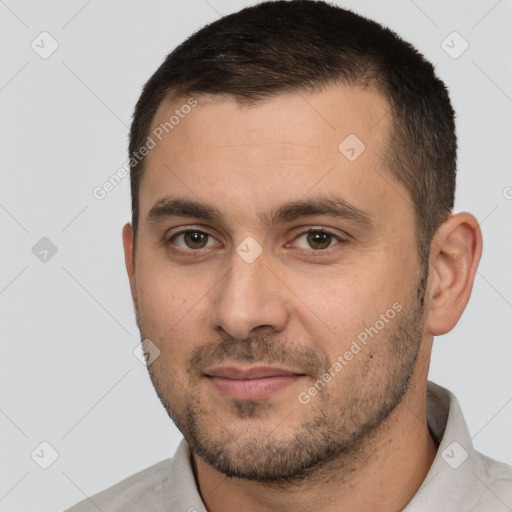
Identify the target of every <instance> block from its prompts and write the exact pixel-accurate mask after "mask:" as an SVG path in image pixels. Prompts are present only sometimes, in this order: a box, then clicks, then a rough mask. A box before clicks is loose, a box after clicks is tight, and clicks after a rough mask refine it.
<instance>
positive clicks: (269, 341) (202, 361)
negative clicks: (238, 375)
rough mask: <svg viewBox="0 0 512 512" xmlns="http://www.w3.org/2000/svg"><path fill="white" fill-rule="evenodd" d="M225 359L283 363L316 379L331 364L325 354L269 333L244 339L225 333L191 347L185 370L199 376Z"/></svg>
mask: <svg viewBox="0 0 512 512" xmlns="http://www.w3.org/2000/svg"><path fill="white" fill-rule="evenodd" d="M228 361H229V362H238V363H266V364H269V365H279V366H285V367H289V368H294V369H297V370H300V371H301V372H302V373H305V374H307V375H311V376H312V377H316V378H319V377H320V376H321V375H323V374H324V373H325V372H326V371H327V370H328V368H329V367H330V363H329V360H328V357H327V355H326V354H325V353H323V352H321V351H320V350H319V349H317V348H314V347H302V346H294V345H292V344H290V343H287V342H284V341H283V340H278V339H276V338H274V337H271V336H258V337H252V338H249V339H245V340H240V339H237V338H233V337H231V336H225V337H222V338H221V339H220V340H218V341H217V342H215V343H209V344H206V345H202V346H200V347H196V348H195V349H193V350H192V353H191V355H190V357H189V360H188V363H187V373H188V374H189V376H190V377H192V378H198V377H200V376H201V375H202V374H203V372H204V370H205V369H206V368H207V367H209V366H211V365H214V364H222V363H225V362H228Z"/></svg>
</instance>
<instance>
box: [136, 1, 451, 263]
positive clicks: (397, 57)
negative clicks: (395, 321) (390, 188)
mask: <svg viewBox="0 0 512 512" xmlns="http://www.w3.org/2000/svg"><path fill="white" fill-rule="evenodd" d="M331 83H340V84H343V83H346V84H350V85H361V86H364V87H366V86H372V87H374V88H376V89H377V90H378V91H379V92H380V93H381V94H383V95H384V97H385V98H386V99H387V100H388V102H389V105H390V109H391V114H392V119H393V123H392V133H391V134H390V139H389V144H388V150H387V162H386V163H387V164H388V166H389V171H390V172H391V173H392V174H393V175H394V176H395V177H396V178H397V179H398V180H399V181H400V182H402V183H403V184H404V185H405V187H406V188H407V190H408V191H409V193H410V195H411V197H412V200H413V203H414V209H415V216H416V225H417V230H416V231H417V239H418V250H419V255H420V260H421V261H422V262H423V263H426V262H428V254H429V249H430V242H431V240H432V236H433V235H434V233H435V231H436V230H437V228H438V227H439V225H440V224H441V223H442V222H443V221H444V220H445V219H446V217H447V216H448V215H449V213H450V211H451V210H452V208H453V203H454V195H455V175H456V153H457V141H456V135H455V123H454V112H453V109H452V106H451V103H450V99H449V96H448V92H447V89H446V87H445V85H444V83H443V82H442V81H441V80H440V79H439V78H437V76H436V75H435V72H434V68H433V66H432V64H430V63H429V62H428V61H426V60H425V58H424V57H423V56H422V55H421V54H420V53H419V52H418V51H417V50H416V49H415V48H414V47H413V46H411V45H410V44H409V43H407V42H405V41H403V40H402V39H401V38H400V37H399V36H398V35H397V34H395V33H394V32H392V31H391V30H389V29H387V28H385V27H383V26H381V25H380V24H378V23H376V22H374V21H371V20H369V19H367V18H364V17H362V16H360V15H358V14H355V13H353V12H351V11H349V10H346V9H342V8H340V7H336V6H333V5H330V4H328V3H326V2H322V1H318V2H317V1H312V0H293V1H271V2H264V3H261V4H258V5H256V6H253V7H248V8H246V9H243V10H241V11H239V12H236V13H234V14H230V15H228V16H225V17H223V18H221V19H219V20H218V21H215V22H214V23H211V24H209V25H207V26H205V27H204V28H202V29H201V30H199V31H198V32H196V33H195V34H193V35H192V36H191V37H189V38H188V39H187V40H186V41H184V42H183V43H182V44H180V45H179V46H178V47H177V48H176V49H175V50H174V51H173V52H172V53H170V54H169V55H168V57H167V58H166V59H165V61H164V62H163V64H162V65H161V66H160V67H159V68H158V70H157V71H156V72H155V73H154V74H153V76H152V77H151V78H150V79H149V81H148V82H147V83H146V85H145V86H144V89H143V92H142V94H141V96H140V98H139V100H138V102H137V105H136V107H135V112H134V115H133V122H132V126H131V132H130V145H129V151H130V154H133V153H134V152H137V150H138V149H139V148H140V147H142V146H144V144H145V142H146V140H147V137H148V135H149V130H150V129H151V123H152V121H153V118H154V116H155V113H156V111H157V109H158V107H159V105H160V103H161V102H162V100H163V99H164V98H165V97H166V96H168V95H169V94H173V95H176V96H187V95H198V94H201V93H206V94H218V95H227V96H229V97H232V98H234V99H236V100H237V101H238V102H240V103H242V104H254V103H256V102H258V100H263V99H267V98H271V97H275V96H278V95H280V94H283V93H287V92H294V91H301V90H317V89H320V88H321V87H323V86H325V85H328V84H331ZM144 162H145V161H144V159H141V160H140V161H135V162H134V165H133V166H132V167H131V173H130V179H131V192H132V224H133V228H134V235H135V237H136V235H137V225H138V217H139V200H138V193H139V186H140V182H141V178H142V176H143V174H144Z"/></svg>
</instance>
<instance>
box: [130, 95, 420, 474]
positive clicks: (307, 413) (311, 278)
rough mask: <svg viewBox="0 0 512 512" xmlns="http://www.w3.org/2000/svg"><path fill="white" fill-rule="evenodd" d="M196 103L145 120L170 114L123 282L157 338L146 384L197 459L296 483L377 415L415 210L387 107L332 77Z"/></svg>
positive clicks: (413, 264)
mask: <svg viewBox="0 0 512 512" xmlns="http://www.w3.org/2000/svg"><path fill="white" fill-rule="evenodd" d="M197 101H198V104H197V106H195V107H194V108H192V109H181V106H182V105H184V104H186V103H187V100H186V99H185V100H183V101H181V102H180V101H178V100H174V101H171V100H168V101H165V102H164V103H163V104H162V105H161V106H160V108H159V110H158V112H157V115H156V117H155V120H154V123H153V128H152V129H154V128H156V127H158V126H159V125H160V124H161V123H165V122H167V121H169V119H170V117H171V116H172V115H173V114H174V113H175V110H176V109H181V110H180V112H181V113H182V116H180V119H179V122H178V123H177V124H175V125H174V126H173V128H172V130H169V134H167V135H166V136H164V137H163V138H162V141H158V140H157V139H155V140H156V142H157V145H156V147H155V148H154V149H153V150H152V151H151V152H150V154H149V155H148V157H147V161H146V163H147V171H146V173H145V175H144V178H143V180H142V183H141V187H140V191H139V197H140V220H139V231H138V235H137V236H138V241H137V250H136V264H135V276H134V277H133V276H132V289H133V293H134V298H135V303H136V309H137V321H138V325H139V328H140V330H141V335H142V338H143V339H149V340H151V342H152V343H154V344H155V345H156V346H157V347H158V348H159V350H160V355H159V357H157V358H156V360H155V361H154V362H153V363H152V364H151V366H150V374H151V378H152V380H153V383H154V385H155V388H156V390H157V393H158V394H159V396H160V398H161V400H162V402H163V404H164V406H165V407H166V409H167V411H168V412H169V414H170V415H171V417H172V418H173V420H174V421H175V422H176V424H177V426H178V427H179V428H180V430H181V431H182V432H183V434H184V436H185V438H186V440H187V441H188V442H189V444H190V445H191V447H192V449H193V451H194V452H195V453H197V454H198V455H199V456H200V457H201V458H202V459H203V460H205V461H206V462H208V463H209V464H210V465H212V466H213V467H215V468H216V469H218V470H219V471H221V472H222V473H224V474H227V475H231V476H240V477H243V478H249V479H254V480H258V481H271V480H275V479H276V478H281V479H293V478H300V477H301V476H304V475H305V474H306V473H307V471H308V470H309V469H311V468H314V467H315V466H316V465H317V464H318V463H319V462H322V461H326V460H328V459H330V458H333V457H336V456H338V455H340V454H342V453H345V452H349V451H350V450H353V449H355V447H356V446H357V445H358V443H359V444H360V443H361V441H362V440H364V439H365V438H366V437H367V436H368V435H369V434H370V433H371V432H372V431H373V430H374V429H375V428H376V427H377V426H379V425H380V424H382V422H383V421H384V420H385V419H386V418H387V417H389V415H390V413H391V412H392V411H393V410H394V408H395V407H396V405H397V404H398V403H399V402H400V401H401V399H402V398H403V396H404V394H405V393H406V391H407V389H408V385H409V383H410V381H411V376H412V374H413V371H414V369H415V363H416V359H417V355H418V350H419V346H420V343H421V340H422V335H423V317H422V313H421V311H420V309H421V308H420V307H419V303H420V299H421V297H422V296H423V286H422V284H420V282H421V278H422V272H421V266H420V264H419V262H418V258H417V250H416V239H415V224H414V213H413V206H412V204H411V201H410V199H409V194H408V193H407V191H406V189H405V187H404V186H403V185H402V184H401V183H399V182H398V181H397V180H395V179H394V178H393V177H392V175H391V173H390V172H389V170H388V169H386V168H385V165H384V161H385V151H386V149H385V145H386V142H387V136H388V134H389V131H390V126H391V125H390V123H391V119H390V115H389V108H388V105H387V103H386V102H385V100H384V99H383V98H382V97H381V96H380V95H379V94H377V93H376V92H373V91H371V90H364V91H363V90H360V89H355V88H348V87H334V86H333V87H330V88H328V89H326V90H325V91H323V92H318V93H306V92H302V93H300V94H284V95H281V96H279V97H275V98H274V99H271V100H267V101H265V102H260V103H258V104H256V105H254V106H251V107H247V106H239V105H238V104H237V103H236V102H235V101H234V100H232V99H226V98H224V99H221V98H218V97H209V98H206V97H197ZM185 111H187V112H188V113H187V114H186V115H183V112H185ZM164 133H165V132H164ZM347 137H348V138H347ZM340 144H341V145H340ZM362 144H364V146H365V147H364V146H363V145H362ZM363 149H364V150H363ZM362 150H363V151H362ZM423 284H424V282H423Z"/></svg>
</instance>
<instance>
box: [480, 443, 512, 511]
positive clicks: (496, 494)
mask: <svg viewBox="0 0 512 512" xmlns="http://www.w3.org/2000/svg"><path fill="white" fill-rule="evenodd" d="M476 453H477V454H478V457H479V464H478V470H477V471H475V476H476V477H477V479H478V480H480V482H481V483H482V484H483V485H482V488H483V489H482V490H483V493H482V494H481V498H480V503H479V505H488V507H489V510H493V511H494V510H502V509H503V510H510V509H511V508H512V466H509V465H508V464H505V463H503V462H499V461H497V460H494V459H491V458H490V457H487V456H486V455H483V454H481V453H478V452H476ZM475 483H477V484H478V482H475ZM500 502H501V503H500ZM500 507H502V508H500ZM477 510H478V508H477ZM484 510H487V509H484Z"/></svg>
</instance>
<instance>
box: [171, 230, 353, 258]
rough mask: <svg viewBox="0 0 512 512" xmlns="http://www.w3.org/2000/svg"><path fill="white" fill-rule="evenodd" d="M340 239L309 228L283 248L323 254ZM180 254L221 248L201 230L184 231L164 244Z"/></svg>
mask: <svg viewBox="0 0 512 512" xmlns="http://www.w3.org/2000/svg"><path fill="white" fill-rule="evenodd" d="M345 241H346V240H344V239H343V238H342V237H340V236H339V235H336V234H334V233H332V232H330V231H329V230H326V229H323V228H310V229H307V230H304V231H302V232H300V233H298V234H297V235H296V236H295V237H294V238H293V241H292V242H291V243H290V242H288V243H287V244H285V247H287V248H290V247H297V248H299V249H301V250H305V251H314V252H323V251H326V250H328V249H330V248H331V247H334V246H336V245H338V244H340V243H343V242H345ZM166 244H167V245H169V246H171V247H172V246H175V247H173V249H174V248H176V250H179V251H181V252H185V253H186V252H198V251H201V250H203V249H208V248H209V247H221V246H222V243H221V242H219V241H217V240H216V239H215V237H214V236H213V235H211V234H210V233H208V232H207V231H205V230H202V229H185V230H182V231H179V232H177V233H175V234H174V235H172V236H171V237H170V238H169V239H168V240H167V242H166Z"/></svg>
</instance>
